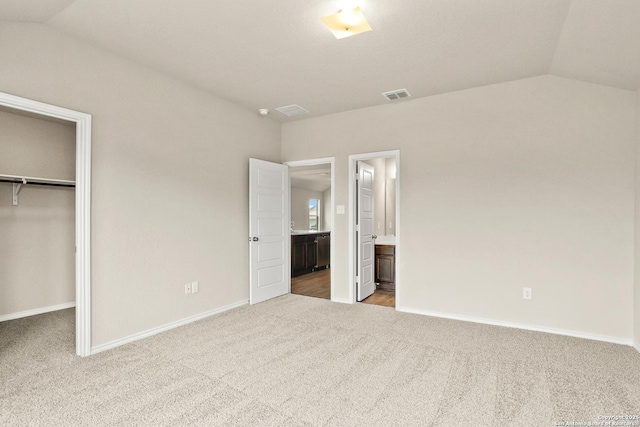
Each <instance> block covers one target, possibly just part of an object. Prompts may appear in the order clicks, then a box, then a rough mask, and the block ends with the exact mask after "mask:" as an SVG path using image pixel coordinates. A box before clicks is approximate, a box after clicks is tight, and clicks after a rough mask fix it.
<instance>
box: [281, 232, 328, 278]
mask: <svg viewBox="0 0 640 427" xmlns="http://www.w3.org/2000/svg"><path fill="white" fill-rule="evenodd" d="M330 251H331V234H330V233H312V234H296V235H292V236H291V277H295V276H300V275H301V274H307V273H311V272H312V271H314V270H319V269H323V268H327V267H329V259H330Z"/></svg>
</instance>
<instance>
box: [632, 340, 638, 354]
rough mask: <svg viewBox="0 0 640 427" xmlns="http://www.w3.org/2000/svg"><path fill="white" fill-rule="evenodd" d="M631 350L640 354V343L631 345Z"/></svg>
mask: <svg viewBox="0 0 640 427" xmlns="http://www.w3.org/2000/svg"><path fill="white" fill-rule="evenodd" d="M633 348H635V349H636V351H637V352H638V353H640V342H634V343H633Z"/></svg>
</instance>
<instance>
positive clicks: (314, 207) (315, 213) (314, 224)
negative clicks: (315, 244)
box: [309, 199, 320, 231]
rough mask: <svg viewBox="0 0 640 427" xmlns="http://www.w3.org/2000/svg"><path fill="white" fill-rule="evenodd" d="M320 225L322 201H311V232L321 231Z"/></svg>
mask: <svg viewBox="0 0 640 427" xmlns="http://www.w3.org/2000/svg"><path fill="white" fill-rule="evenodd" d="M319 223H320V200H319V199H309V230H312V231H319V229H318V224H319Z"/></svg>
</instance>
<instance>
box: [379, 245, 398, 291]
mask: <svg viewBox="0 0 640 427" xmlns="http://www.w3.org/2000/svg"><path fill="white" fill-rule="evenodd" d="M395 243H396V242H395V236H380V237H378V238H377V239H376V246H375V247H376V259H375V272H376V277H375V282H376V285H377V286H378V287H379V288H380V289H386V290H389V291H395V289H396V244H395Z"/></svg>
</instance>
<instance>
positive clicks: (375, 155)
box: [348, 150, 402, 307]
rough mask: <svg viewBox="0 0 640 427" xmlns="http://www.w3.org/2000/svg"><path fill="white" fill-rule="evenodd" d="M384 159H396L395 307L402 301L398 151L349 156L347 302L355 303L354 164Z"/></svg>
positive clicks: (355, 213)
mask: <svg viewBox="0 0 640 427" xmlns="http://www.w3.org/2000/svg"><path fill="white" fill-rule="evenodd" d="M386 157H394V158H395V159H396V255H395V258H396V307H397V306H398V303H399V302H401V301H402V298H401V295H402V286H401V280H400V277H401V271H400V268H398V266H399V265H400V258H401V252H402V250H401V248H402V246H401V245H400V235H401V233H400V150H388V151H378V152H374V153H363V154H351V155H349V179H348V181H349V302H350V303H351V304H355V302H356V292H355V283H356V268H355V253H356V242H355V234H356V233H355V223H356V215H357V214H358V213H357V212H355V197H356V185H357V184H356V163H357V162H358V160H371V159H379V158H386Z"/></svg>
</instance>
